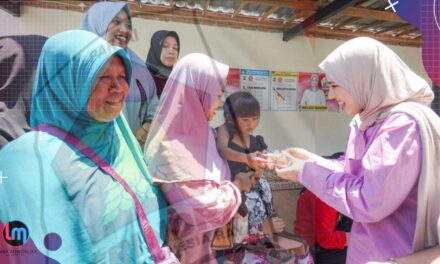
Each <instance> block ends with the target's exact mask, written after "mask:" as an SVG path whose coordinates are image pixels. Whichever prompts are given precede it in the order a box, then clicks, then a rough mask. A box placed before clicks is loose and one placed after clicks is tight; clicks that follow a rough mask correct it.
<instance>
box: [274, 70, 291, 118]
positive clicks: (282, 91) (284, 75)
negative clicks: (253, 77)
mask: <svg viewBox="0 0 440 264" xmlns="http://www.w3.org/2000/svg"><path fill="white" fill-rule="evenodd" d="M297 90H298V73H297V72H283V71H272V72H271V86H270V98H271V101H270V110H273V111H296V110H297V100H296V94H297Z"/></svg>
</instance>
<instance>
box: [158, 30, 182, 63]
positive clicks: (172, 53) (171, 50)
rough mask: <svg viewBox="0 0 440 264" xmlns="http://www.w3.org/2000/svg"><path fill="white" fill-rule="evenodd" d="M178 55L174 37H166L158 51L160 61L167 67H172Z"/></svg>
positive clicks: (177, 45) (177, 46)
mask: <svg viewBox="0 0 440 264" xmlns="http://www.w3.org/2000/svg"><path fill="white" fill-rule="evenodd" d="M177 57H179V44H177V40H176V39H175V38H174V37H171V36H169V37H166V38H165V39H164V41H163V44H162V50H161V52H160V61H162V63H163V65H165V66H167V67H173V66H174V64H176V61H177Z"/></svg>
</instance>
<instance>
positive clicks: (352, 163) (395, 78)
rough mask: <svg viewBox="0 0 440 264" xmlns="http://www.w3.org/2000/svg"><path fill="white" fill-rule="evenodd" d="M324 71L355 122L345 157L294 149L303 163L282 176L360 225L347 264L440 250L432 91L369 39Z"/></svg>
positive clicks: (356, 42)
mask: <svg viewBox="0 0 440 264" xmlns="http://www.w3.org/2000/svg"><path fill="white" fill-rule="evenodd" d="M320 67H321V68H322V69H323V70H324V72H325V73H326V74H327V78H328V80H329V83H330V86H331V87H330V91H329V99H333V100H336V101H337V102H338V103H339V105H340V107H341V109H342V111H343V112H344V113H345V114H347V115H349V116H353V117H354V118H353V120H352V122H351V124H350V127H349V135H348V142H347V148H346V151H345V157H343V158H341V159H340V160H327V159H323V158H320V157H318V156H317V155H315V154H313V153H310V152H308V151H306V150H303V149H298V148H296V149H289V150H288V152H289V153H290V154H292V155H293V156H295V157H296V158H297V161H296V164H294V165H293V166H291V167H288V168H284V169H280V170H278V174H279V175H280V176H281V177H283V178H286V179H291V180H296V181H300V182H301V183H302V184H304V185H305V186H306V187H307V189H309V190H311V191H312V192H313V193H314V194H316V195H317V196H318V197H319V198H320V199H321V200H323V201H324V202H325V203H327V204H328V205H330V206H331V207H333V208H335V209H336V210H338V211H339V212H341V213H343V214H344V215H347V216H348V217H350V218H352V219H353V226H352V230H351V236H350V241H349V245H348V255H347V263H366V262H368V261H383V260H387V259H390V258H395V257H399V256H404V255H408V254H411V253H412V252H416V251H419V250H422V249H424V248H429V247H433V246H435V245H438V242H439V241H438V237H437V219H438V217H439V215H440V207H439V206H438V204H437V203H438V196H439V194H440V177H439V176H440V172H439V171H440V170H439V169H440V168H439V163H438V161H439V160H440V119H439V117H438V116H437V115H436V114H435V113H434V112H433V111H432V110H431V109H430V108H429V104H430V103H431V101H432V100H433V98H434V95H433V92H432V90H431V88H430V86H429V85H428V83H427V82H426V81H425V80H423V79H422V78H421V77H419V76H418V75H417V74H415V73H414V72H413V71H412V70H411V69H410V68H409V67H408V66H407V65H406V64H405V63H404V62H403V61H402V60H401V59H400V58H399V56H397V55H396V54H395V53H394V52H393V51H392V50H391V49H389V48H388V47H386V46H385V45H383V44H382V43H380V42H378V41H376V40H374V39H371V38H366V37H362V38H356V39H353V40H350V41H347V42H346V43H344V44H343V45H341V46H340V47H338V48H337V49H336V50H335V51H333V52H332V53H331V54H330V55H329V56H328V57H327V58H326V59H325V60H324V61H323V62H322V63H321V64H320ZM300 161H302V162H300Z"/></svg>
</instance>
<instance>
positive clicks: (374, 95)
mask: <svg viewBox="0 0 440 264" xmlns="http://www.w3.org/2000/svg"><path fill="white" fill-rule="evenodd" d="M319 66H320V67H321V69H323V70H324V71H325V73H326V74H328V75H329V76H330V78H331V79H332V80H333V81H334V82H335V83H336V84H338V85H340V86H341V87H342V88H344V89H347V90H348V91H349V92H350V93H351V95H352V96H353V98H354V99H355V100H356V101H357V103H358V104H359V105H360V106H361V108H362V109H363V110H362V112H361V113H360V114H359V116H356V117H355V119H354V120H357V121H355V122H357V123H358V126H359V128H360V129H362V130H365V129H366V128H368V127H369V126H371V125H373V124H374V122H376V121H378V120H382V119H385V118H386V117H387V116H388V115H389V114H391V113H394V112H401V113H405V114H408V115H410V116H411V117H413V118H414V119H415V120H416V122H417V124H418V126H419V130H420V136H421V139H422V151H423V157H422V168H421V173H420V177H419V182H418V194H417V221H416V227H415V233H414V240H413V251H414V252H416V251H419V250H421V249H424V248H429V247H432V246H435V245H437V244H438V243H439V240H438V239H439V238H438V237H437V220H438V219H439V216H440V206H438V198H439V195H440V163H439V160H440V118H439V117H438V116H437V115H436V114H435V113H434V112H433V111H432V110H431V109H430V108H429V107H428V106H429V104H430V103H431V102H432V100H433V99H434V94H433V92H432V90H431V88H430V86H429V84H428V83H427V82H426V81H425V80H423V79H422V78H421V77H420V76H418V75H417V74H415V73H414V72H413V71H412V70H411V69H410V68H409V67H408V66H407V65H406V64H405V63H404V62H403V61H402V60H401V59H400V58H399V56H397V54H395V53H394V52H393V51H392V50H391V49H389V48H388V47H386V46H385V45H383V44H382V43H380V42H378V41H376V40H374V39H371V38H367V37H360V38H355V39H352V40H350V41H347V42H346V43H344V44H342V45H341V46H339V47H338V48H337V49H336V50H335V51H333V52H332V53H331V54H330V55H329V56H328V57H327V58H326V59H325V60H324V61H323V62H322V63H321V64H320V65H319Z"/></svg>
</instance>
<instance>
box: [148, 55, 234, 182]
mask: <svg viewBox="0 0 440 264" xmlns="http://www.w3.org/2000/svg"><path fill="white" fill-rule="evenodd" d="M228 72H229V66H227V65H225V64H222V63H219V62H217V61H215V60H213V59H211V58H210V57H208V56H206V55H204V54H199V53H193V54H189V55H186V56H185V57H183V58H182V59H181V60H180V61H179V62H178V63H177V64H176V65H175V66H174V69H173V71H172V72H171V75H170V76H169V79H168V81H167V83H166V85H165V88H164V93H163V94H162V97H161V101H160V104H159V107H158V109H157V112H156V116H155V118H154V121H153V123H152V125H151V129H150V132H149V135H148V139H147V142H146V143H145V153H144V156H145V160H146V162H147V165H148V169H149V172H150V175H151V176H152V177H153V179H154V180H155V181H156V182H182V181H197V180H213V181H215V182H218V183H219V182H220V181H223V180H229V179H230V173H229V168H228V166H227V163H226V162H225V160H223V159H222V158H221V157H220V156H219V154H218V152H217V146H216V143H215V134H214V130H213V129H212V128H211V127H210V125H209V123H208V121H207V118H206V113H207V112H208V111H209V109H210V108H211V106H212V104H213V102H214V101H215V100H216V99H217V98H218V96H219V94H220V93H221V92H222V90H224V88H225V87H226V77H227V75H228Z"/></svg>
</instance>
